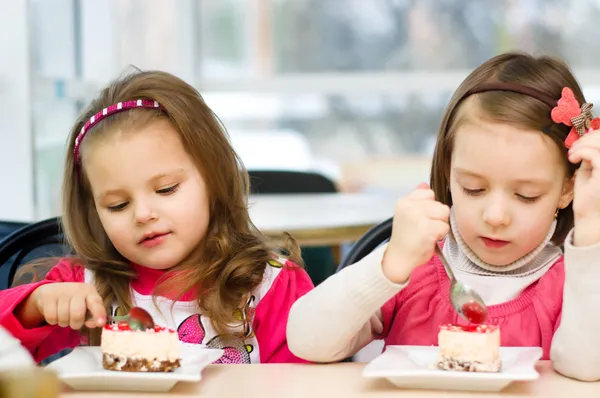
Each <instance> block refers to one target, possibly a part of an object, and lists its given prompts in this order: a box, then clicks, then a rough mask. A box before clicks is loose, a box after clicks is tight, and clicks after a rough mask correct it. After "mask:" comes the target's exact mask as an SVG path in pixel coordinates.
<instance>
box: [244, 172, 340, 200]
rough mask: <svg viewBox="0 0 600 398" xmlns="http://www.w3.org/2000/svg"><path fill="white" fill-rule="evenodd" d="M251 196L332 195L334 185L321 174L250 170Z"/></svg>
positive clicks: (335, 190)
mask: <svg viewBox="0 0 600 398" xmlns="http://www.w3.org/2000/svg"><path fill="white" fill-rule="evenodd" d="M248 174H250V191H251V192H252V193H253V194H261V193H265V194H266V193H271V194H297V193H334V192H337V187H336V186H335V183H334V182H333V181H331V180H330V179H329V178H327V177H325V176H324V175H322V174H318V173H312V172H304V171H287V170H250V171H248Z"/></svg>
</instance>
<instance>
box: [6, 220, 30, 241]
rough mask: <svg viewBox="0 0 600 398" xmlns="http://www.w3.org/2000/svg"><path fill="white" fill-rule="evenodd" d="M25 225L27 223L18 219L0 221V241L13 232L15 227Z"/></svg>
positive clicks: (18, 227)
mask: <svg viewBox="0 0 600 398" xmlns="http://www.w3.org/2000/svg"><path fill="white" fill-rule="evenodd" d="M27 225H29V223H26V222H18V221H0V241H1V240H2V239H4V238H6V237H7V236H8V235H10V234H12V233H13V232H15V231H16V230H17V229H20V228H23V227H25V226H27Z"/></svg>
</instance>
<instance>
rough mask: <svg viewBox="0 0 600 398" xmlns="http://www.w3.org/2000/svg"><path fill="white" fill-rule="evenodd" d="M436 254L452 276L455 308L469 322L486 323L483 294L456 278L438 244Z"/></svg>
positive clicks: (486, 311) (451, 282) (452, 300)
mask: <svg viewBox="0 0 600 398" xmlns="http://www.w3.org/2000/svg"><path fill="white" fill-rule="evenodd" d="M435 254H437V256H438V257H439V259H440V261H441V262H442V264H443V265H444V268H445V269H446V273H447V274H448V277H449V278H450V302H451V303H452V307H454V310H455V311H456V312H457V313H458V315H460V316H461V317H462V318H463V319H465V320H467V321H468V322H471V323H479V324H481V323H484V322H485V320H486V319H487V315H488V310H487V307H486V305H485V303H484V302H483V299H482V298H481V296H479V294H477V292H476V291H475V290H473V289H472V288H471V287H469V286H468V285H465V284H463V283H460V282H459V281H457V280H456V277H455V276H454V272H452V269H451V268H450V265H449V264H448V261H446V257H444V254H443V253H442V250H441V249H440V247H439V246H438V245H437V244H436V245H435Z"/></svg>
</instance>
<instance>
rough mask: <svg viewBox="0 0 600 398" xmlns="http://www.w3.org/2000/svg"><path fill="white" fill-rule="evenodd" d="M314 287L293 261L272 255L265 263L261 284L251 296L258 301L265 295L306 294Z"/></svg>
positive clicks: (304, 272) (303, 271)
mask: <svg viewBox="0 0 600 398" xmlns="http://www.w3.org/2000/svg"><path fill="white" fill-rule="evenodd" d="M313 288H314V285H313V283H312V281H311V279H310V277H309V276H308V274H307V273H306V271H305V270H304V269H303V268H302V267H300V266H299V265H297V264H295V263H294V262H293V261H291V260H289V259H288V258H286V257H283V256H280V255H278V254H275V253H274V254H273V256H272V258H271V259H270V260H268V261H267V266H266V267H265V270H264V276H263V280H262V282H261V283H260V284H259V285H258V287H257V288H256V289H255V290H254V293H253V296H254V297H255V300H256V301H260V300H261V299H262V298H264V297H265V296H267V295H270V294H274V295H277V296H281V295H288V294H290V293H291V294H293V295H295V294H296V293H298V292H303V293H305V292H308V291H309V290H312V289H313Z"/></svg>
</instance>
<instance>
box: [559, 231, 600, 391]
mask: <svg viewBox="0 0 600 398" xmlns="http://www.w3.org/2000/svg"><path fill="white" fill-rule="evenodd" d="M572 239H573V231H571V232H570V233H569V235H568V236H567V239H566V241H565V285H564V293H563V305H562V315H561V319H560V320H559V324H560V326H558V328H557V330H556V332H555V334H554V338H553V339H552V347H551V350H550V359H551V360H552V364H553V366H554V368H555V369H556V370H557V371H558V372H560V373H562V374H564V375H565V376H569V377H572V378H575V379H579V380H585V381H595V380H600V310H599V309H598V305H599V304H600V243H598V244H595V245H592V246H582V247H575V246H573V244H572Z"/></svg>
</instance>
